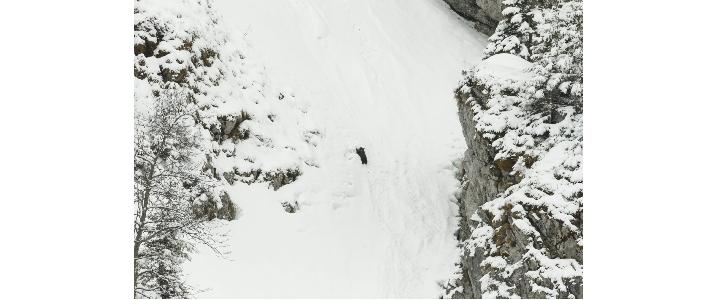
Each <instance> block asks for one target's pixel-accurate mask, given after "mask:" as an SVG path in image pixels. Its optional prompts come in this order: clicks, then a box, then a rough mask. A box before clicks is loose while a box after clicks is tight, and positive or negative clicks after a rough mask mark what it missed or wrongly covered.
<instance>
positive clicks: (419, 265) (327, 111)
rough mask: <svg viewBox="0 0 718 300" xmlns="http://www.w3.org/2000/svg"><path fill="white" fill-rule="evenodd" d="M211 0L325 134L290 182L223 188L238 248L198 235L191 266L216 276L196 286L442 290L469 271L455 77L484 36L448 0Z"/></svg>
mask: <svg viewBox="0 0 718 300" xmlns="http://www.w3.org/2000/svg"><path fill="white" fill-rule="evenodd" d="M214 8H215V9H216V10H217V11H218V12H219V14H220V15H221V17H222V19H223V20H224V22H225V24H227V25H228V26H231V28H229V29H228V30H229V33H230V35H232V38H234V39H244V40H246V41H247V42H248V43H249V45H250V46H251V48H252V49H253V51H254V52H255V53H259V54H260V56H259V59H260V60H261V61H262V62H263V63H264V64H265V65H266V66H267V68H268V76H270V77H272V78H273V81H274V82H278V83H279V85H283V86H282V89H284V90H290V91H293V94H294V95H297V96H299V97H301V98H303V99H305V100H306V102H308V105H309V107H308V109H307V113H308V117H309V118H311V119H312V120H313V122H314V123H315V124H316V127H317V129H319V132H321V135H322V138H321V140H320V141H319V143H318V145H317V147H316V148H314V150H315V151H316V153H312V155H313V157H315V158H316V161H315V162H314V165H315V166H307V165H305V166H303V168H302V172H303V174H302V175H301V176H299V177H298V179H297V180H296V181H295V182H293V183H291V184H288V185H285V186H282V187H281V188H280V189H278V190H277V191H274V189H271V188H268V183H266V182H264V183H255V184H252V185H247V184H244V183H241V182H238V183H235V184H234V186H231V187H228V188H227V189H226V190H227V191H228V193H229V194H230V196H231V198H232V200H233V201H234V202H235V203H236V205H237V206H238V208H239V209H240V210H241V213H240V215H239V217H238V219H237V220H235V221H231V222H229V223H228V225H227V226H226V229H229V230H230V236H231V237H230V240H229V241H228V242H229V245H230V246H229V248H230V249H229V250H230V251H232V254H231V255H230V256H229V258H231V259H232V260H231V261H230V260H225V259H222V258H219V257H216V256H215V255H214V254H213V253H212V252H211V251H209V250H207V249H205V248H201V247H200V248H199V249H200V250H201V252H200V253H198V254H195V255H193V256H192V261H191V262H188V263H187V264H186V265H185V270H186V272H187V274H188V277H187V278H188V281H189V282H190V283H191V284H193V285H195V286H197V287H199V288H210V289H211V290H209V291H206V292H203V293H200V294H199V295H197V296H198V297H201V298H327V297H336V298H387V297H389V298H407V297H408V298H438V297H441V296H442V295H443V289H442V288H441V286H440V285H439V284H440V283H443V282H446V281H447V280H448V279H450V278H455V277H456V276H458V275H457V273H459V272H460V269H459V267H458V266H457V265H456V263H458V261H459V257H460V251H461V250H460V248H458V247H457V244H458V242H457V240H456V237H455V236H454V232H455V231H456V230H457V229H458V227H457V226H458V225H457V224H458V217H457V215H458V206H457V205H456V204H455V203H454V201H456V200H455V194H456V192H457V191H458V189H459V181H457V180H456V179H455V173H456V167H455V166H454V165H453V164H452V162H453V161H455V160H457V159H459V158H460V157H461V156H462V155H463V153H464V151H465V150H466V144H465V142H464V138H463V136H462V130H461V126H460V124H459V120H458V118H457V107H456V104H455V101H454V100H453V98H454V95H453V92H452V91H453V89H454V88H455V87H456V85H457V83H458V82H459V80H460V79H461V72H460V71H461V70H463V69H467V68H470V67H473V66H474V65H476V64H477V63H479V62H480V61H481V58H482V57H483V54H482V50H483V49H484V47H485V46H486V43H487V42H486V37H485V36H483V35H481V34H479V33H477V32H476V31H475V30H474V29H473V28H471V26H470V24H468V23H467V22H465V21H463V20H461V19H460V18H459V17H458V16H457V15H456V14H455V13H454V12H452V11H451V10H450V8H449V7H448V5H447V4H445V3H444V2H442V1H440V0H404V1H378V0H376V1H321V0H317V1H312V0H295V1H267V0H254V1H247V0H243V1H231V0H222V1H215V2H214ZM356 147H364V148H365V149H366V153H367V157H368V164H367V165H362V164H361V162H360V160H359V157H358V156H357V155H356V153H355V152H354V149H355V148H356ZM314 150H313V151H314ZM284 202H289V203H291V204H293V205H295V206H296V207H297V211H296V213H287V212H285V210H284V208H283V207H282V205H281V203H284Z"/></svg>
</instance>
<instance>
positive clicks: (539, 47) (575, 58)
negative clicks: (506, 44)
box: [526, 1, 583, 122]
mask: <svg viewBox="0 0 718 300" xmlns="http://www.w3.org/2000/svg"><path fill="white" fill-rule="evenodd" d="M532 16H533V19H534V20H536V24H537V26H536V29H535V30H534V35H533V36H534V38H533V45H532V46H531V49H532V51H531V52H532V53H533V55H532V56H531V60H532V61H534V62H535V63H534V66H533V68H532V70H531V73H533V75H534V86H535V91H533V90H532V92H533V93H534V95H533V97H532V98H531V101H530V103H528V105H527V106H526V107H527V109H528V110H529V111H531V112H543V113H544V114H545V115H549V117H550V121H551V122H556V121H558V120H556V118H559V117H560V116H556V115H555V113H556V109H558V108H560V107H565V106H571V107H573V108H574V109H576V110H577V112H579V113H580V112H581V111H582V110H583V1H568V2H565V3H561V4H560V5H558V6H555V7H552V8H548V9H536V10H534V11H533V13H532Z"/></svg>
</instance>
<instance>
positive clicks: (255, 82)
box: [134, 0, 320, 202]
mask: <svg viewBox="0 0 718 300" xmlns="http://www.w3.org/2000/svg"><path fill="white" fill-rule="evenodd" d="M134 3H135V8H134V19H135V20H134V27H135V28H134V30H135V31H134V32H135V45H134V52H135V66H134V76H135V107H136V110H137V111H143V110H147V107H151V105H149V103H151V102H152V99H153V97H155V96H157V95H159V93H160V92H162V91H163V90H167V89H183V90H187V91H188V93H187V94H188V95H189V97H188V99H187V101H188V103H190V104H192V105H194V106H195V107H196V116H195V117H196V119H197V121H198V122H199V123H200V124H201V126H202V127H203V128H204V132H203V136H204V141H205V143H204V149H203V150H204V151H205V154H206V161H207V163H206V165H205V170H207V171H208V172H211V173H212V175H213V176H214V177H216V178H217V179H220V180H224V181H226V183H227V184H234V183H236V182H244V183H248V184H249V183H254V182H269V186H271V187H273V188H274V189H275V190H276V189H278V188H280V187H281V186H283V185H286V184H288V183H291V182H293V181H294V180H296V179H297V177H298V176H299V175H301V174H302V173H303V171H302V170H303V168H305V167H313V166H310V165H313V163H312V161H313V158H312V157H313V156H312V154H311V153H312V151H313V150H311V148H314V147H315V146H316V145H317V143H318V141H319V135H320V133H319V131H318V130H316V129H315V127H314V125H313V123H312V120H310V119H309V118H308V117H306V116H305V114H306V113H307V109H308V105H307V103H305V102H304V101H303V100H301V99H299V98H298V97H295V95H294V94H293V93H292V92H291V91H287V90H284V89H282V88H280V87H279V86H278V85H277V84H275V83H274V82H272V80H271V79H270V77H269V76H268V75H267V72H266V71H265V68H264V66H263V65H262V64H261V63H260V62H259V61H258V59H257V57H258V55H257V54H256V53H253V51H252V49H251V47H250V46H249V45H248V44H247V43H246V42H245V41H244V40H243V39H242V38H241V36H234V37H232V36H230V35H229V34H228V31H227V28H226V25H225V23H224V21H223V20H222V18H221V17H220V16H219V15H218V14H217V12H216V10H215V8H214V7H213V1H211V0H198V1H197V0H191V1H190V0H177V1H163V0H143V1H135V2H134ZM222 201H223V202H225V199H224V198H223V200H222Z"/></svg>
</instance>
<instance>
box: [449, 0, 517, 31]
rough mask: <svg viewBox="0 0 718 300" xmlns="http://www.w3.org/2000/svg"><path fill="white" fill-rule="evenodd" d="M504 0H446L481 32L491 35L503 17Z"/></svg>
mask: <svg viewBox="0 0 718 300" xmlns="http://www.w3.org/2000/svg"><path fill="white" fill-rule="evenodd" d="M502 1H503V0H444V2H446V3H448V4H449V6H450V7H451V9H452V10H454V11H455V12H456V13H458V14H459V15H460V16H462V17H464V18H466V19H467V20H469V21H473V22H475V23H474V28H476V30H478V31H479V32H481V33H483V34H486V35H491V34H492V33H494V29H495V28H496V25H498V24H499V21H501V19H503V15H502V14H501V10H502V8H503V5H502Z"/></svg>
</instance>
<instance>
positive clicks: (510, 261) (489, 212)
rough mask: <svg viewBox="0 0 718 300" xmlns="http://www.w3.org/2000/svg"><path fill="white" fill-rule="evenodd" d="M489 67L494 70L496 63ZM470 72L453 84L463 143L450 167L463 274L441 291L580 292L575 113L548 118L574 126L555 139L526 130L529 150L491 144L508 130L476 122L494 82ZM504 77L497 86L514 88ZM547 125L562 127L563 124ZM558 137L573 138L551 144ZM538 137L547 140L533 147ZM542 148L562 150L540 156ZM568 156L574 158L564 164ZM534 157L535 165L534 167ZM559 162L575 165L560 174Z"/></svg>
mask: <svg viewBox="0 0 718 300" xmlns="http://www.w3.org/2000/svg"><path fill="white" fill-rule="evenodd" d="M514 60H520V59H519V58H515V59H514ZM495 61H497V60H494V62H495ZM489 62H491V60H489ZM479 69H480V68H477V70H479ZM509 69H510V68H508V67H506V70H509ZM496 70H497V71H496V74H499V73H500V71H501V70H499V69H496ZM520 70H521V69H520V68H519V69H518V71H516V74H518V73H520ZM485 73H491V74H494V72H493V71H488V72H485ZM509 73H510V72H509ZM509 73H505V74H509ZM502 75H504V74H500V75H497V77H499V78H500V77H501V76H502ZM514 76H515V75H514ZM477 77H478V76H474V75H471V74H469V75H467V77H466V79H465V81H463V82H462V87H460V88H458V89H457V90H456V100H457V104H458V108H459V110H458V112H459V120H460V123H461V126H462V129H463V134H464V138H465V140H466V143H467V146H468V149H467V150H466V152H465V155H464V158H463V161H462V164H461V170H460V172H459V174H457V175H458V177H459V178H460V179H461V182H462V186H461V192H460V195H459V197H458V198H459V207H460V218H461V220H460V228H459V230H458V232H457V238H458V239H459V241H460V242H462V245H463V246H464V254H463V255H462V258H461V262H460V264H461V268H462V272H463V278H460V279H459V280H457V281H456V282H455V283H453V284H449V288H448V292H447V295H451V298H454V299H462V298H511V297H516V296H518V297H521V298H568V299H571V298H582V297H583V244H582V240H583V204H582V203H583V202H582V197H583V192H582V191H583V188H582V176H581V174H582V169H581V165H582V162H581V161H582V155H581V147H582V146H581V140H582V131H581V130H582V125H580V124H582V121H581V120H582V119H581V117H580V116H579V117H576V116H575V115H573V116H571V117H572V118H574V119H575V120H578V123H568V122H569V121H568V120H560V121H556V122H557V123H561V122H567V123H566V124H569V126H577V127H575V128H573V129H572V130H573V133H569V134H567V135H565V136H564V137H563V139H557V140H560V142H558V143H555V145H554V144H553V143H549V144H547V143H544V141H548V140H547V138H546V137H542V136H534V137H533V139H534V140H533V142H531V145H532V146H531V147H534V148H535V149H538V150H537V151H536V152H532V153H534V154H535V153H539V155H537V157H533V156H531V155H528V154H527V153H528V152H524V153H525V154H524V155H523V156H513V157H512V156H510V157H506V156H504V155H501V153H500V150H499V149H497V146H498V145H499V144H501V143H502V141H499V142H497V141H498V140H499V139H500V138H502V137H503V135H504V134H506V133H507V132H508V131H509V130H507V131H504V132H501V131H494V132H491V133H489V132H482V131H480V130H478V129H477V120H479V119H477V116H478V115H477V113H479V112H481V113H484V115H483V116H485V117H487V118H489V117H493V116H496V115H491V114H489V113H487V111H489V110H491V111H492V113H494V112H496V111H497V109H496V108H497V107H493V110H492V104H491V103H492V102H491V101H489V100H491V98H492V97H496V95H497V94H495V93H493V92H489V90H492V88H495V87H493V86H488V85H485V84H483V83H482V80H483V82H487V81H486V80H487V79H486V78H482V79H477ZM516 78H520V76H516V77H514V79H516ZM506 82H508V83H507V84H505V85H503V86H502V88H506V89H504V90H502V91H501V93H503V94H506V95H517V94H518V92H517V91H516V90H512V89H511V88H510V86H512V85H514V86H516V85H515V84H517V83H520V80H518V79H517V80H516V81H511V80H508V81H506ZM507 87H508V88H507ZM508 97H514V98H519V97H515V96H508ZM494 100H495V99H494ZM493 103H496V101H494V102H493ZM494 105H495V104H494ZM514 105H515V104H514ZM503 109H508V110H510V108H506V107H505V108H503ZM498 119H500V118H498ZM479 121H480V120H479ZM571 124H579V125H571ZM548 126H564V128H569V127H567V126H566V125H565V124H559V125H548ZM504 130H506V129H504ZM512 134H514V133H513V132H512ZM549 138H555V137H549ZM561 143H565V145H569V144H571V143H573V144H572V146H556V145H560V144H561ZM546 145H549V146H547V147H548V148H541V149H539V148H540V147H543V146H546ZM560 147H563V148H560ZM571 147H573V148H571ZM577 147H578V148H577ZM559 148H560V149H559ZM546 149H548V150H546ZM576 149H577V150H576ZM550 150H561V151H565V152H563V153H560V154H559V155H558V156H555V155H554V156H553V157H551V158H550V159H546V160H543V158H546V157H548V156H549V154H548V152H549V151H550ZM553 152H556V151H553ZM561 161H563V162H561ZM569 161H572V162H573V163H575V164H574V166H571V167H567V165H568V164H569V163H568V162H569ZM535 165H540V166H541V169H542V171H540V172H539V171H534V169H535V168H534V169H532V166H535ZM567 170H568V171H575V173H573V174H572V175H573V176H568V175H560V174H568V173H566V171H567ZM537 176H541V177H540V178H538V177H537ZM547 176H550V178H549V177H547ZM571 177H572V178H571ZM547 182H548V185H547V184H546V183H547ZM524 194H525V195H524Z"/></svg>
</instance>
